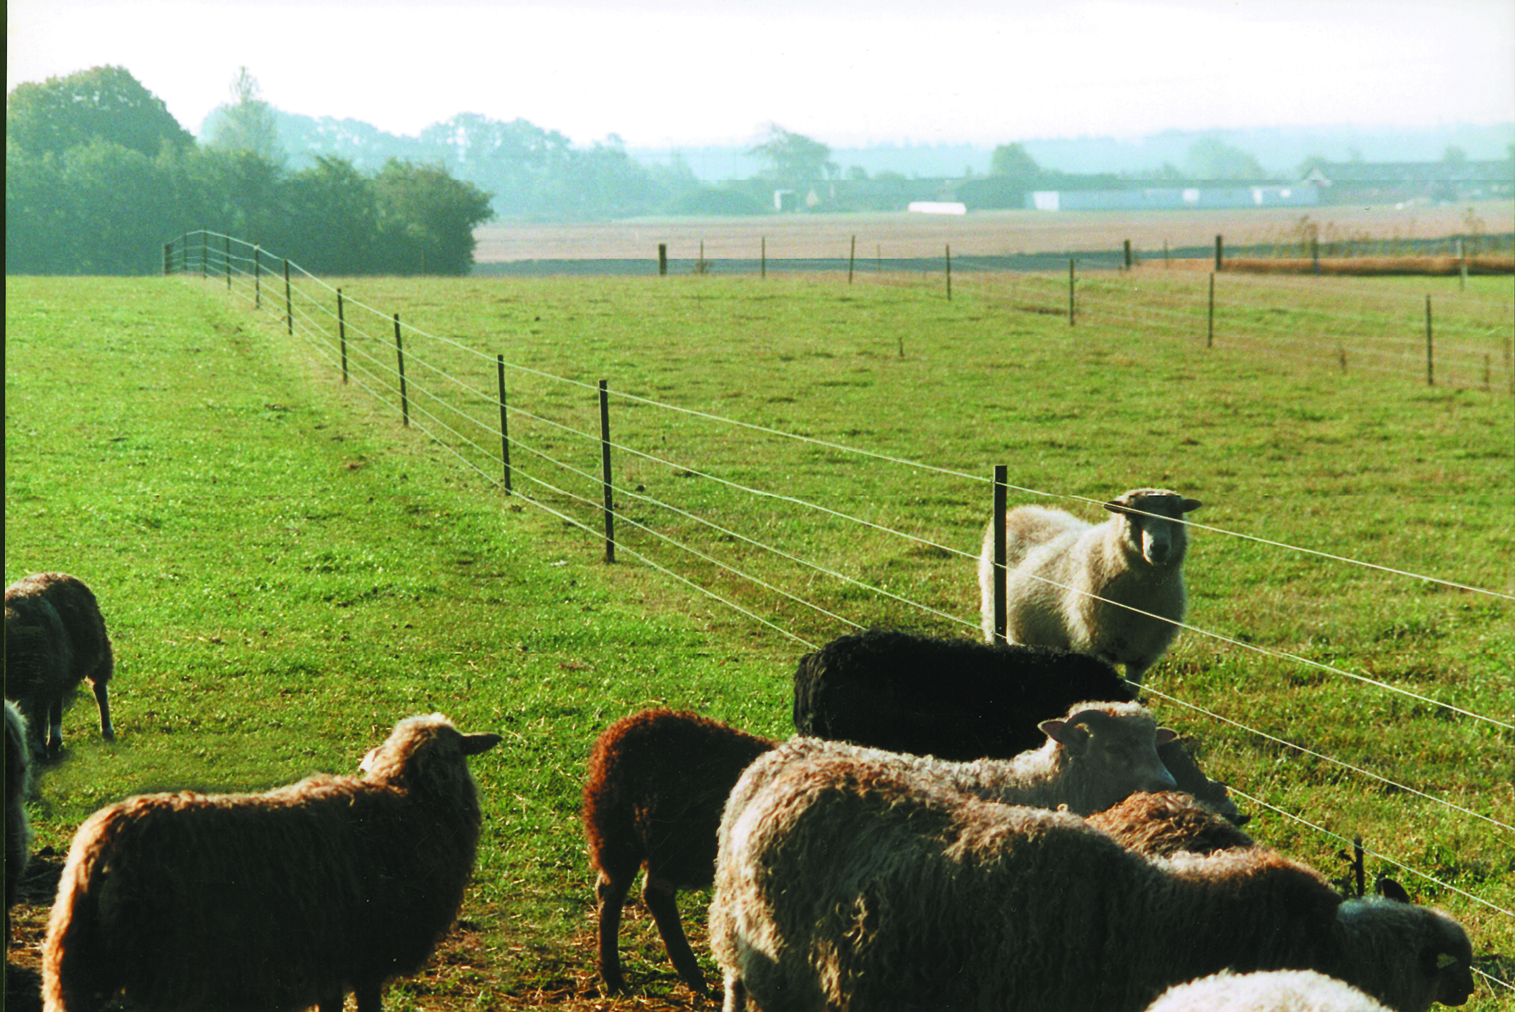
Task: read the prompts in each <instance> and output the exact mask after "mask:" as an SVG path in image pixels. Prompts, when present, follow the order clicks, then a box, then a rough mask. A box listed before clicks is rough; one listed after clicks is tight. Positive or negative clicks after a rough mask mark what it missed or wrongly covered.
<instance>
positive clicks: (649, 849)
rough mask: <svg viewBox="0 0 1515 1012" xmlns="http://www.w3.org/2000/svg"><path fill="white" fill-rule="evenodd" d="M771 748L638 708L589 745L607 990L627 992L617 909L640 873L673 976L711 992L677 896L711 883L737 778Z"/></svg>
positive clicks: (711, 723) (589, 827) (697, 721)
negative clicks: (719, 836)
mask: <svg viewBox="0 0 1515 1012" xmlns="http://www.w3.org/2000/svg"><path fill="white" fill-rule="evenodd" d="M774 745H775V742H772V741H769V740H767V739H765V738H759V737H756V736H755V735H751V734H748V733H746V732H745V731H739V730H737V729H736V728H734V727H730V726H728V725H726V724H723V723H720V722H719V721H715V720H711V719H709V718H707V717H701V716H699V715H698V714H694V713H687V712H679V711H674V710H667V709H653V710H644V711H642V712H641V713H636V714H633V715H632V716H630V717H625V718H622V719H621V720H618V721H616V722H615V723H613V724H611V725H610V726H609V727H607V728H606V729H605V730H604V731H603V732H601V733H600V736H599V738H598V739H597V740H596V741H595V743H594V747H593V749H592V750H591V752H590V756H589V773H588V776H587V777H586V778H585V781H584V810H583V814H584V834H585V836H586V838H587V840H588V844H589V860H590V864H591V865H592V866H593V867H594V869H595V871H596V872H597V873H598V878H597V882H596V884H595V897H596V922H597V924H598V926H599V971H600V978H601V979H602V980H603V981H604V983H605V987H606V989H607V991H610V992H620V991H624V990H625V989H626V982H625V980H624V978H623V977H622V975H621V961H620V954H619V951H618V948H617V941H616V940H617V935H618V933H619V931H620V922H621V907H622V905H623V904H624V903H625V902H626V894H627V893H628V892H629V891H630V889H631V884H632V882H633V881H634V880H635V878H636V875H637V872H638V871H639V870H641V869H643V868H645V869H646V876H645V878H644V880H643V883H642V900H643V902H644V903H645V904H646V905H647V909H648V911H649V912H651V914H652V917H653V920H654V921H655V922H656V924H657V928H658V933H659V934H660V935H661V936H662V938H663V946H664V947H665V948H666V949H667V950H668V956H669V958H670V959H671V960H672V961H673V965H674V968H675V969H676V970H677V971H678V974H679V977H680V978H681V979H682V980H683V981H684V983H685V984H687V985H688V986H689V987H690V988H691V989H693V990H694V991H695V992H696V993H697V994H700V995H704V996H707V997H708V996H709V994H710V991H709V988H708V987H707V986H706V984H705V978H704V975H703V974H702V973H701V972H700V967H699V964H698V962H696V960H695V956H694V952H693V951H692V950H691V949H690V947H689V942H688V940H687V939H686V938H685V937H684V929H683V926H682V924H681V923H680V921H679V911H678V904H677V893H678V890H680V889H702V888H704V887H706V886H708V885H710V884H711V883H712V882H713V881H714V880H715V841H716V829H717V827H718V826H719V825H720V822H721V810H722V808H723V806H724V805H725V803H726V795H728V794H729V793H731V788H732V787H733V786H735V785H736V782H737V778H738V777H740V776H741V775H742V770H744V769H746V768H747V766H748V764H750V763H751V762H752V761H753V760H754V759H756V758H757V757H758V756H760V755H762V754H763V753H764V752H766V751H768V750H769V749H771V748H773V746H774Z"/></svg>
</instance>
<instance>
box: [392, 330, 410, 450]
mask: <svg viewBox="0 0 1515 1012" xmlns="http://www.w3.org/2000/svg"><path fill="white" fill-rule="evenodd" d="M395 358H396V359H397V360H398V361H399V363H400V421H401V423H402V424H403V425H404V426H405V427H406V428H409V427H410V396H409V395H408V394H407V393H406V392H405V347H404V345H402V344H401V343H400V314H399V313H396V314H395Z"/></svg>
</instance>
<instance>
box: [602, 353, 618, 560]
mask: <svg viewBox="0 0 1515 1012" xmlns="http://www.w3.org/2000/svg"><path fill="white" fill-rule="evenodd" d="M600 470H601V474H602V479H601V481H602V484H603V485H604V490H605V561H606V562H614V561H615V493H614V489H613V488H612V486H611V482H610V392H609V389H608V387H607V386H606V381H605V380H600Z"/></svg>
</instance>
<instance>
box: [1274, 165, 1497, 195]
mask: <svg viewBox="0 0 1515 1012" xmlns="http://www.w3.org/2000/svg"><path fill="white" fill-rule="evenodd" d="M1304 182H1305V183H1307V184H1309V185H1310V186H1311V187H1313V188H1314V189H1316V190H1317V191H1319V193H1320V195H1321V203H1323V204H1358V203H1373V204H1383V203H1389V202H1393V203H1406V202H1409V201H1431V202H1434V203H1441V202H1444V201H1450V200H1478V199H1486V198H1490V197H1508V196H1510V195H1511V194H1515V162H1510V161H1495V162H1470V161H1451V162H1447V161H1442V162H1326V161H1317V162H1316V163H1315V165H1314V167H1313V168H1311V169H1310V171H1309V172H1308V173H1307V174H1306V175H1305V178H1304Z"/></svg>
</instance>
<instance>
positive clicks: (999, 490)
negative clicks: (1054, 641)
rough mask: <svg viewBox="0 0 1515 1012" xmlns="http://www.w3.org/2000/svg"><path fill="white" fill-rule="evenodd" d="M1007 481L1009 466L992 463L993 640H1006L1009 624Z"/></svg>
mask: <svg viewBox="0 0 1515 1012" xmlns="http://www.w3.org/2000/svg"><path fill="white" fill-rule="evenodd" d="M1008 483H1009V468H1008V467H1007V466H1006V465H1004V464H996V465H994V514H993V519H992V520H990V521H989V523H990V525H991V527H992V529H993V531H994V570H993V573H994V578H993V581H992V585H993V588H994V642H996V643H1004V642H1006V636H1005V632H1006V628H1007V627H1008V625H1009V619H1008V609H1007V607H1006V602H1005V597H1006V594H1005V582H1006V579H1007V575H1008V574H1007V573H1006V570H1005V552H1006V547H1005V492H1006V486H1007V484H1008Z"/></svg>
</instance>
